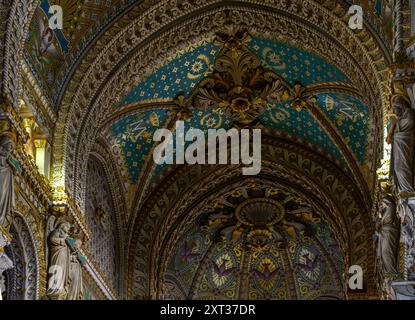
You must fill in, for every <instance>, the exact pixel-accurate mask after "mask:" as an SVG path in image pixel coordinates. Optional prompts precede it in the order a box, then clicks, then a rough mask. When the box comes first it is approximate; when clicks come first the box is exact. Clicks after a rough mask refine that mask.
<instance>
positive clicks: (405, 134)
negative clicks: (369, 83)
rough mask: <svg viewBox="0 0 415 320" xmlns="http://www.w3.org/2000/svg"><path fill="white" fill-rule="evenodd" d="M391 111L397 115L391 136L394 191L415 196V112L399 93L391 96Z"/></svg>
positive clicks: (407, 195) (406, 195)
mask: <svg viewBox="0 0 415 320" xmlns="http://www.w3.org/2000/svg"><path fill="white" fill-rule="evenodd" d="M392 107H393V112H394V114H395V115H396V116H397V118H398V119H397V122H396V124H395V125H394V129H393V137H392V157H391V175H392V179H393V180H392V182H393V187H394V189H395V192H396V193H397V194H398V195H399V196H400V197H403V198H411V197H414V196H415V189H414V174H413V172H414V155H415V113H414V110H412V109H411V107H410V104H409V102H408V101H407V100H406V99H405V98H404V97H403V96H401V95H396V96H394V97H393V98H392Z"/></svg>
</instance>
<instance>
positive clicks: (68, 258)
mask: <svg viewBox="0 0 415 320" xmlns="http://www.w3.org/2000/svg"><path fill="white" fill-rule="evenodd" d="M70 230H71V224H70V223H69V222H61V223H59V224H58V226H57V228H56V229H55V230H54V231H52V232H51V234H50V236H49V250H50V253H49V256H50V262H49V263H50V264H49V282H48V291H47V296H48V297H49V298H50V299H58V300H80V299H82V297H83V282H82V266H81V263H80V262H79V259H78V255H79V254H78V248H79V247H80V246H81V244H80V241H79V240H74V239H72V238H70V234H69V233H70Z"/></svg>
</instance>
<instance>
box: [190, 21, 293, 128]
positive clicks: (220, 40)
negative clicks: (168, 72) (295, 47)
mask: <svg viewBox="0 0 415 320" xmlns="http://www.w3.org/2000/svg"><path fill="white" fill-rule="evenodd" d="M250 39H251V36H250V34H249V33H248V32H247V31H244V30H239V31H235V30H232V29H231V30H229V31H228V33H218V34H217V35H216V37H215V44H217V45H221V46H222V48H221V50H220V52H219V54H218V56H217V57H216V59H215V62H214V71H213V74H212V75H211V76H208V77H206V78H204V79H203V80H201V81H200V82H199V84H198V85H197V87H196V89H195V90H194V91H193V92H192V94H191V95H190V97H189V99H188V101H187V103H186V104H187V105H189V106H191V107H193V108H197V109H213V108H218V107H219V108H221V109H223V110H224V112H225V114H226V115H227V116H230V117H231V118H232V119H233V120H234V121H235V122H236V124H239V125H248V124H250V123H252V122H254V121H255V120H256V118H257V117H258V116H259V115H260V114H262V113H263V112H264V111H265V108H266V107H267V105H269V104H271V103H281V102H284V101H286V100H287V99H288V98H289V96H290V89H289V86H288V85H286V84H285V82H284V80H283V79H282V78H281V77H279V76H278V75H277V74H275V73H274V72H273V71H270V70H267V69H265V68H263V67H262V66H261V65H260V60H259V58H258V57H257V56H256V55H255V54H254V53H253V52H252V51H251V50H250V49H249V48H248V46H247V45H248V43H249V41H250Z"/></svg>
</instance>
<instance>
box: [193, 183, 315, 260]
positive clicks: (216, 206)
mask: <svg viewBox="0 0 415 320" xmlns="http://www.w3.org/2000/svg"><path fill="white" fill-rule="evenodd" d="M254 187H255V186H251V187H249V188H248V187H246V188H238V189H236V190H234V192H233V194H232V195H231V197H229V198H226V199H218V200H217V201H214V202H213V203H211V204H210V205H208V206H206V207H205V209H204V210H205V212H206V217H205V219H204V221H202V225H201V229H202V230H203V231H205V232H212V231H213V232H214V234H215V235H216V237H217V240H218V241H227V242H231V243H234V244H236V243H238V242H240V241H241V240H242V241H243V242H244V243H245V244H246V245H247V247H248V248H250V249H251V250H253V251H255V252H264V251H267V250H268V249H269V246H270V245H271V244H275V243H277V244H279V245H283V244H284V242H286V239H288V238H291V239H297V238H304V239H305V238H306V237H309V236H310V235H311V234H312V230H311V229H310V227H309V226H308V224H309V223H319V222H320V218H319V217H317V216H315V215H314V214H313V212H312V210H311V209H310V208H309V207H308V206H307V205H306V204H305V203H297V202H296V201H293V200H290V198H289V197H288V196H287V201H286V202H285V200H284V201H280V200H279V199H278V200H277V198H278V197H281V195H282V194H281V192H275V190H255V189H253V188H254ZM248 189H249V190H248ZM252 192H255V194H256V195H259V193H262V194H263V196H261V197H254V198H251V197H248V198H247V195H248V194H249V193H252ZM244 195H245V196H244Z"/></svg>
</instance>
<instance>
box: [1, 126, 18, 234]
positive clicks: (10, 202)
mask: <svg viewBox="0 0 415 320" xmlns="http://www.w3.org/2000/svg"><path fill="white" fill-rule="evenodd" d="M15 145H16V136H15V135H13V134H12V133H10V132H6V133H3V134H1V135H0V190H1V192H0V226H3V227H6V228H7V227H8V226H7V224H8V223H7V219H8V216H9V214H10V211H11V209H12V208H13V207H14V205H15V193H14V185H13V169H12V168H11V167H10V165H9V163H8V159H9V156H10V153H11V151H12V150H13V149H14V147H15Z"/></svg>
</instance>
